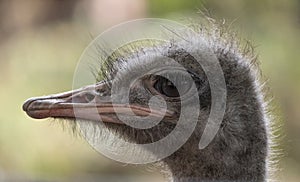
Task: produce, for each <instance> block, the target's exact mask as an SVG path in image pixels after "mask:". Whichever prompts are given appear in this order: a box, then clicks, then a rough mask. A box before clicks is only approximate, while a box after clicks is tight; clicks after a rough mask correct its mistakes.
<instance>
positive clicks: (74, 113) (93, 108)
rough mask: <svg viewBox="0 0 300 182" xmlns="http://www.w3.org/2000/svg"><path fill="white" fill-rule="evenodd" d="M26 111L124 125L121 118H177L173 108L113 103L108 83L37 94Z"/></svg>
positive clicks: (37, 116) (40, 116)
mask: <svg viewBox="0 0 300 182" xmlns="http://www.w3.org/2000/svg"><path fill="white" fill-rule="evenodd" d="M23 110H24V111H25V112H26V113H27V115H28V116H30V117H32V118H35V119H44V118H48V117H53V118H69V119H83V120H90V121H103V122H110V123H118V124H123V122H122V121H120V120H119V119H118V117H117V114H122V115H128V116H132V115H137V116H141V117H146V116H151V117H159V118H162V117H166V118H168V117H173V112H172V111H167V112H161V111H160V110H153V109H151V110H150V108H148V107H146V106H142V105H132V104H129V103H126V104H118V103H116V104H115V103H112V102H111V99H110V90H109V87H108V85H107V83H105V82H100V83H97V84H94V85H89V86H86V87H82V88H79V89H76V90H72V91H69V92H63V93H60V94H55V95H49V96H43V97H33V98H30V99H28V100H27V101H25V103H24V104H23Z"/></svg>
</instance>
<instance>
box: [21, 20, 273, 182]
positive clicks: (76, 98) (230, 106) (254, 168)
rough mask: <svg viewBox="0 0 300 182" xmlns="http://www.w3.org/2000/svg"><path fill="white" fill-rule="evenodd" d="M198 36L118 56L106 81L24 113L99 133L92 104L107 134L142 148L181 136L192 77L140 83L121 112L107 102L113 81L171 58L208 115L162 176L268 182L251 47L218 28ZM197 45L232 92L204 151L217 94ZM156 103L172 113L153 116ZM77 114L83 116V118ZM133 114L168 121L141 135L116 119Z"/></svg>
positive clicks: (27, 106)
mask: <svg viewBox="0 0 300 182" xmlns="http://www.w3.org/2000/svg"><path fill="white" fill-rule="evenodd" d="M194 28H195V29H196V30H197V33H198V34H199V37H201V39H199V40H198V39H197V38H195V37H193V36H191V35H186V36H183V37H184V38H183V39H184V40H182V41H180V42H176V41H172V40H170V42H169V43H164V44H161V45H156V46H154V47H151V46H149V45H148V47H147V48H139V49H136V50H135V51H127V54H129V53H130V54H129V55H123V56H122V55H118V56H115V57H113V56H112V57H110V58H111V60H110V61H109V62H108V64H107V68H106V71H104V72H105V76H104V77H102V78H104V80H97V83H96V84H95V85H92V86H87V87H83V88H80V89H77V90H74V91H70V92H64V93H61V94H56V95H50V96H45V97H35V98H30V99H28V100H27V101H26V102H25V103H24V105H23V110H24V111H25V112H26V113H27V114H28V115H29V116H30V117H32V118H36V119H41V118H48V117H53V118H62V119H67V120H70V122H72V121H74V119H76V118H77V119H80V120H81V121H78V122H81V123H83V124H84V122H91V121H92V122H93V123H94V124H95V125H97V121H98V120H99V118H98V117H97V116H95V111H94V110H92V109H90V104H91V103H93V104H95V106H96V108H97V110H96V111H97V112H99V113H100V114H101V120H102V121H103V122H104V124H105V127H106V128H108V129H109V130H110V131H112V132H113V133H114V134H115V135H119V136H121V137H122V138H124V139H126V140H129V141H131V142H135V143H138V144H143V143H151V142H153V141H158V140H160V139H161V138H163V137H165V136H166V135H168V134H169V133H170V132H171V131H172V130H173V129H174V128H175V126H176V121H177V120H178V118H179V115H180V112H181V108H182V107H190V108H191V109H193V104H192V101H187V102H179V100H180V99H182V98H181V97H179V96H180V93H183V94H184V93H185V92H188V90H189V88H190V87H191V85H190V84H189V83H187V82H184V81H183V80H184V79H185V75H182V74H180V73H177V72H176V71H175V70H176V69H173V68H172V67H171V69H168V70H167V74H168V75H169V78H174V79H173V80H177V81H175V82H176V86H175V83H174V81H170V80H171V79H169V78H166V77H164V76H163V75H156V74H150V75H145V76H143V77H142V78H138V79H137V80H136V81H135V82H134V84H133V87H132V88H130V92H129V100H126V99H125V100H124V99H122V98H119V99H117V100H118V101H119V103H117V104H118V106H117V109H113V106H112V104H111V102H110V101H109V100H107V97H110V95H111V84H110V83H111V82H110V81H111V80H113V79H114V78H115V77H117V73H119V74H120V75H119V76H120V78H122V79H130V73H133V72H139V71H140V70H141V69H152V66H153V65H155V64H156V63H158V62H159V65H160V66H163V65H164V64H168V61H161V59H159V60H156V59H154V57H157V56H158V57H159V56H161V57H162V56H164V57H168V58H172V59H173V60H175V61H176V62H177V63H179V64H180V65H182V66H183V67H184V68H185V69H186V70H187V73H188V75H189V76H191V77H192V79H193V82H194V83H195V85H196V88H197V93H196V94H197V96H198V99H199V101H200V104H201V107H200V111H199V116H198V117H197V125H196V127H195V130H194V131H193V133H192V134H191V136H190V137H189V138H188V140H187V141H186V143H184V145H182V146H181V147H180V148H179V149H178V150H177V151H175V152H174V153H172V154H171V155H170V156H168V157H166V158H164V159H162V160H161V161H160V162H161V163H162V164H163V165H159V166H160V167H161V170H162V171H167V173H168V177H170V178H171V180H172V181H178V182H181V181H209V182H229V181H230V182H264V181H267V178H268V157H269V148H270V146H269V140H270V139H269V138H270V137H269V132H268V114H267V112H266V104H265V102H264V95H263V91H262V88H261V84H260V81H259V80H260V71H259V68H258V65H257V61H256V56H255V54H254V53H253V49H252V46H251V45H249V43H245V44H243V43H242V42H241V41H240V40H237V39H236V38H235V35H233V34H231V33H228V32H226V31H225V29H224V28H220V27H219V26H216V25H210V26H207V27H202V26H201V27H200V28H199V27H198V28H197V27H194ZM195 39H196V40H195ZM190 41H198V42H199V44H202V45H205V46H206V48H208V49H209V50H212V52H213V54H214V55H215V56H216V58H217V60H218V63H219V64H220V66H221V68H222V71H223V73H224V78H225V83H226V90H227V98H226V109H225V114H224V117H223V120H222V123H221V125H220V128H219V130H218V132H217V134H216V136H215V137H214V138H213V140H212V142H211V143H210V144H209V145H208V146H207V147H206V148H204V149H201V150H200V149H199V147H198V146H199V141H200V139H201V136H202V134H203V131H204V128H205V124H206V123H207V119H208V116H209V111H210V108H211V105H212V103H211V89H210V83H209V81H208V78H207V76H206V74H205V72H204V70H203V68H202V67H201V65H199V64H197V63H196V60H195V58H194V57H193V56H192V55H191V54H190V53H189V52H188V51H186V50H187V49H194V50H197V49H198V47H192V48H191V47H190V46H189V42H190ZM123 52H126V51H123ZM203 54H206V53H205V52H203ZM207 54H208V53H207ZM204 56H205V55H204ZM136 60H138V61H136ZM204 61H207V60H204ZM102 73H103V72H100V73H99V75H100V74H102ZM92 88H93V89H92ZM194 94H195V93H194ZM121 95H122V94H121ZM154 95H156V96H160V97H162V98H164V99H165V101H166V105H167V110H166V112H160V110H161V108H160V107H159V104H157V105H156V106H154V110H152V109H149V107H148V102H149V100H150V98H151V97H152V96H154ZM155 107H156V109H155ZM74 109H76V110H77V111H79V114H78V113H77V115H76V116H75V114H74ZM132 111H133V112H134V114H136V115H137V116H142V117H145V116H152V117H162V121H160V122H159V123H158V124H157V125H156V126H154V127H152V128H147V129H136V128H132V127H130V126H128V125H126V124H125V123H124V122H122V121H121V120H119V119H118V117H117V114H118V115H119V114H121V115H123V116H125V117H126V118H127V119H129V120H130V117H132ZM97 114H98V113H96V115H97ZM143 122H145V121H143Z"/></svg>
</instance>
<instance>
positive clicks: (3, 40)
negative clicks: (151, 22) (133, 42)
mask: <svg viewBox="0 0 300 182" xmlns="http://www.w3.org/2000/svg"><path fill="white" fill-rule="evenodd" d="M203 8H206V9H207V10H208V11H209V12H211V14H213V15H214V17H217V18H219V19H221V18H225V19H226V21H227V22H229V23H230V22H234V24H233V27H236V28H237V29H238V30H239V31H240V32H241V33H242V35H243V36H244V38H246V39H250V40H252V41H253V42H254V45H255V47H256V52H257V53H259V60H260V61H261V68H262V70H263V74H264V76H265V77H266V78H268V85H269V86H270V88H271V89H270V93H269V94H270V95H273V100H274V102H273V103H272V105H273V106H274V108H275V109H274V111H273V113H272V114H273V115H274V116H275V117H276V118H277V119H276V120H277V121H276V122H278V126H280V128H279V130H278V131H277V133H278V134H280V135H281V138H282V141H281V142H280V145H279V148H278V149H280V150H281V151H282V152H281V155H280V159H281V160H280V163H279V164H280V167H281V169H280V170H278V173H277V174H278V179H279V180H280V181H291V182H296V181H299V179H300V173H299V171H300V132H299V131H300V112H299V111H298V109H299V108H300V107H299V106H300V95H299V93H300V84H299V83H300V52H299V49H300V36H299V35H300V0H288V1H287V0H277V1H273V0H222V1H220V0H206V1H200V0H198V1H196V0H189V1H185V0H85V1H84V0H77V1H76V0H65V1H63V0H61V1H58V0H47V1H42V0H24V1H23V0H1V1H0V74H1V75H0V88H1V89H0V101H1V104H0V111H1V114H0V181H1V182H2V181H22V182H23V181H59V182H60V181H63V182H64V181H109V180H110V181H116V180H117V179H123V181H124V180H125V179H128V180H129V181H154V179H155V180H156V179H157V181H158V180H161V179H162V178H161V176H160V175H159V174H156V173H155V172H153V171H152V170H150V169H147V168H144V167H141V166H128V165H124V164H120V163H117V162H114V161H112V160H110V159H107V158H105V157H103V156H101V155H99V154H98V153H97V152H95V151H94V150H92V149H91V147H90V146H89V145H88V144H87V143H86V142H85V141H83V140H82V139H80V138H76V137H74V136H73V135H72V134H71V133H70V132H69V130H64V129H63V128H62V127H61V126H60V125H59V124H60V123H57V121H55V120H51V119H47V120H44V121H42V122H41V121H35V120H33V119H31V118H29V117H28V116H26V114H25V113H24V112H23V111H22V109H21V106H22V103H23V102H24V100H26V99H27V98H29V97H32V96H38V95H46V94H51V93H56V92H61V91H66V90H70V89H71V88H72V78H73V72H74V70H75V67H76V64H77V61H78V59H79V57H80V55H81V53H82V52H83V50H84V48H85V47H86V46H87V44H88V43H89V42H90V41H91V38H90V36H89V34H90V33H91V34H93V35H97V34H98V33H100V32H101V31H103V30H105V29H107V28H109V27H111V26H113V25H115V24H118V23H121V22H123V21H126V20H131V19H136V18H144V17H158V18H169V19H174V20H178V19H179V20H180V19H186V18H190V17H193V18H198V16H200V14H199V13H197V12H198V11H199V9H203ZM56 123H57V124H56Z"/></svg>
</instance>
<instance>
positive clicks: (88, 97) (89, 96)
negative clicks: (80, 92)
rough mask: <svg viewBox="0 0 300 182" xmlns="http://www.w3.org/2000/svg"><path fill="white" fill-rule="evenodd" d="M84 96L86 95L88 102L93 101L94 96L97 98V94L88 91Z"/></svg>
mask: <svg viewBox="0 0 300 182" xmlns="http://www.w3.org/2000/svg"><path fill="white" fill-rule="evenodd" d="M84 96H85V100H86V101H87V102H91V101H92V100H94V98H95V95H93V94H91V93H86V94H85V95H84Z"/></svg>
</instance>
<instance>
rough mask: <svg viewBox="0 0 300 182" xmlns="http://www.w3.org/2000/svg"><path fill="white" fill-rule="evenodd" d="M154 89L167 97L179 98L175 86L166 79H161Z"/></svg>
mask: <svg viewBox="0 0 300 182" xmlns="http://www.w3.org/2000/svg"><path fill="white" fill-rule="evenodd" d="M154 88H155V89H156V90H157V91H158V92H160V93H161V94H163V95H165V96H167V97H179V93H178V90H177V88H176V87H175V85H174V84H173V83H172V82H171V81H170V80H168V79H166V78H163V77H159V78H158V79H157V81H156V83H155V85H154Z"/></svg>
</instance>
